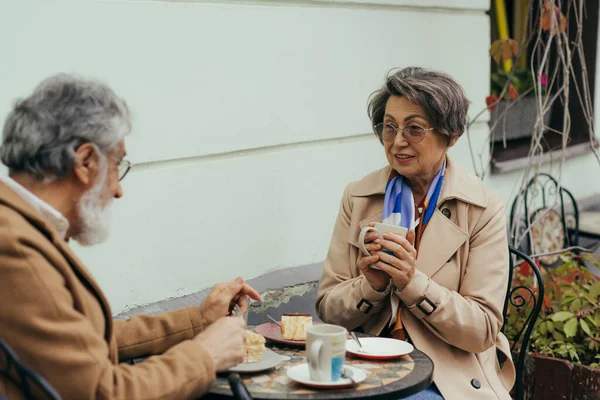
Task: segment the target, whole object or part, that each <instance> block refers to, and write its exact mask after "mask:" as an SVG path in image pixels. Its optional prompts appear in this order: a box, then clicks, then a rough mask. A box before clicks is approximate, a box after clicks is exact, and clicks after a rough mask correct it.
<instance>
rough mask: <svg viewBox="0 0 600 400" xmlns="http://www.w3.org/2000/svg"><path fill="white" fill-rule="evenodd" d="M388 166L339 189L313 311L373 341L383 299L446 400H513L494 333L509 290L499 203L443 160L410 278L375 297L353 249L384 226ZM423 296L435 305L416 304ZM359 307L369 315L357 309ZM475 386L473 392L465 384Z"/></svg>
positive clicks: (381, 322) (386, 315) (502, 343)
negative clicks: (396, 310) (366, 230)
mask: <svg viewBox="0 0 600 400" xmlns="http://www.w3.org/2000/svg"><path fill="white" fill-rule="evenodd" d="M390 172H391V169H390V167H386V168H383V169H381V170H379V171H376V172H374V173H372V174H370V175H368V176H366V177H365V178H363V179H362V180H361V181H359V182H354V183H351V184H350V185H348V187H347V188H346V190H345V192H344V195H343V198H342V202H341V208H340V213H339V215H338V218H337V221H336V224H335V228H334V232H333V237H332V239H331V245H330V247H329V253H328V254H327V259H326V260H325V266H324V270H323V276H322V278H321V282H320V286H319V291H318V296H317V311H318V313H319V316H320V317H321V319H323V320H324V321H327V322H329V323H334V324H339V325H342V326H345V327H346V328H347V329H356V328H358V327H361V328H362V329H363V330H364V331H365V332H367V333H370V334H374V335H379V334H380V333H381V332H382V330H383V328H384V327H385V325H386V324H387V323H388V322H389V321H390V317H391V312H392V311H391V304H390V303H391V302H390V296H398V297H399V298H400V301H401V302H403V303H404V304H405V305H406V307H404V308H403V311H402V321H403V323H404V326H405V328H406V330H407V332H408V334H409V336H410V338H411V340H412V341H413V343H414V345H415V347H416V348H417V349H420V350H421V351H423V352H425V353H426V354H427V355H428V356H429V357H430V358H431V359H432V360H433V363H434V365H435V372H434V381H435V383H436V385H437V386H438V388H439V390H440V392H441V393H442V394H443V396H444V398H446V399H448V400H452V399H473V400H477V399H482V400H484V399H485V400H488V399H510V396H509V395H508V390H509V389H510V388H511V387H512V385H513V383H514V379H515V372H514V365H513V364H512V361H511V359H510V356H509V357H508V361H507V362H506V363H505V364H504V367H503V368H502V370H501V369H500V367H499V363H498V360H497V356H496V350H497V349H499V350H500V351H502V352H503V353H504V354H510V353H509V347H508V341H507V340H506V338H505V337H504V335H503V334H502V333H500V328H501V326H502V310H503V306H504V298H505V295H506V289H507V284H508V268H509V266H508V242H507V236H506V222H505V214H504V204H503V201H502V200H501V199H500V197H499V196H498V195H496V194H494V193H492V192H489V191H487V190H486V189H485V188H484V186H483V183H482V182H481V181H480V180H479V179H477V178H476V177H474V176H472V175H470V174H468V173H467V172H466V171H464V170H463V169H461V168H460V167H459V166H458V165H456V164H455V163H454V162H452V161H451V160H450V159H449V160H448V164H447V171H446V176H445V178H444V183H443V186H442V191H441V193H440V197H439V200H438V204H437V208H436V210H435V212H434V214H433V216H432V218H431V220H430V221H429V224H428V225H427V229H426V230H425V232H424V233H423V237H422V241H421V243H420V246H419V254H418V258H417V272H416V273H415V275H414V277H413V279H412V280H411V282H410V283H409V284H408V285H407V286H406V288H405V289H403V290H402V291H400V292H398V291H397V290H394V288H392V289H391V290H390V291H388V292H383V293H380V292H376V291H375V290H373V289H372V288H371V286H370V285H369V283H368V282H367V280H366V279H365V278H364V276H363V275H362V274H361V273H360V270H359V269H358V267H357V261H358V259H359V258H361V257H362V253H361V252H360V250H359V248H358V245H357V241H358V235H359V232H360V230H361V229H362V228H363V227H364V226H366V225H368V224H369V223H370V222H381V216H382V209H383V199H384V194H385V185H386V183H387V180H388V177H389V176H390ZM423 296H425V297H426V298H427V299H429V301H431V302H432V303H433V304H435V306H436V307H437V308H436V309H435V310H434V311H433V312H432V313H431V314H430V315H425V313H424V312H422V311H421V310H420V309H419V308H418V307H416V304H417V303H419V304H420V305H422V306H423V307H424V308H425V309H426V311H428V312H429V311H431V308H430V307H429V306H428V305H427V304H426V303H422V302H421V299H422V298H423ZM362 299H365V300H367V301H369V302H370V303H371V304H372V309H371V310H368V307H366V306H365V304H364V303H363V304H362V305H361V307H360V309H359V308H358V307H357V305H358V303H359V302H360V301H361V300H362ZM473 379H476V380H478V381H479V383H480V386H481V387H480V388H479V389H476V388H475V387H474V386H477V383H476V382H475V385H473V384H472V383H471V382H472V380H473Z"/></svg>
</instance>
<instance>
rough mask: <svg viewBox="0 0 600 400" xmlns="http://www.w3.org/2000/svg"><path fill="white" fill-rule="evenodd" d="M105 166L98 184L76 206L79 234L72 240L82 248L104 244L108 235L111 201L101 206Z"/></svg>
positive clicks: (105, 173) (105, 174)
mask: <svg viewBox="0 0 600 400" xmlns="http://www.w3.org/2000/svg"><path fill="white" fill-rule="evenodd" d="M107 170H108V168H107V166H106V165H105V166H104V168H103V169H102V171H101V172H100V175H99V176H98V182H97V183H96V184H95V185H94V187H92V188H91V189H90V190H88V191H87V192H86V193H85V194H84V195H83V196H81V199H80V200H79V204H77V211H78V214H79V215H78V216H79V233H77V234H76V235H74V236H73V239H74V240H76V241H77V242H79V244H81V245H82V246H93V245H95V244H100V243H102V242H104V241H105V240H106V239H107V238H108V235H109V233H110V219H111V213H110V206H111V204H112V199H111V200H110V201H109V202H108V203H107V204H106V205H104V206H103V205H102V196H103V195H104V193H105V192H106V182H107Z"/></svg>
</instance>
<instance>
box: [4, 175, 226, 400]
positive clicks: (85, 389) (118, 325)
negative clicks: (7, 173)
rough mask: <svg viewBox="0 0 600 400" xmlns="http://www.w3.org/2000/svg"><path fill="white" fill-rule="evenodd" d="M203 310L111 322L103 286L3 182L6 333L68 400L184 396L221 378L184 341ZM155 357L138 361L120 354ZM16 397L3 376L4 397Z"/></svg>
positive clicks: (20, 353) (196, 349)
mask: <svg viewBox="0 0 600 400" xmlns="http://www.w3.org/2000/svg"><path fill="white" fill-rule="evenodd" d="M203 325H204V324H203V319H202V315H200V313H199V312H198V308H196V307H190V308H187V309H182V310H179V311H175V312H170V313H166V314H163V315H161V316H157V317H152V316H136V317H133V318H131V319H129V320H128V321H120V320H113V319H112V314H111V310H110V306H109V305H108V302H107V301H106V298H105V297H104V295H103V293H102V291H101V290H100V288H99V287H98V284H97V283H96V282H95V280H94V279H93V278H92V276H91V275H90V273H89V272H88V271H87V270H86V268H85V267H84V266H83V264H82V262H81V261H80V260H79V259H78V258H77V257H76V256H75V254H74V253H73V252H72V251H71V250H70V249H69V246H68V245H67V243H66V242H65V241H64V240H63V239H62V238H60V237H59V235H58V234H57V233H56V231H55V230H54V229H53V228H52V227H51V226H50V225H49V224H48V223H47V222H46V221H45V220H44V219H43V218H42V216H41V215H40V214H39V213H38V212H37V211H36V210H35V209H34V208H33V207H32V206H30V205H29V204H28V203H27V202H25V201H24V200H23V199H22V198H21V197H20V196H19V195H18V194H16V193H15V192H13V191H12V190H11V189H10V188H8V186H6V185H5V184H3V183H1V182H0V337H1V338H2V339H4V340H5V341H6V342H7V343H8V344H9V345H10V346H11V347H12V348H13V349H14V350H15V352H16V353H17V355H18V356H19V357H20V359H21V360H22V361H23V362H24V363H25V364H26V365H28V366H29V367H30V368H32V369H33V370H35V371H37V372H39V373H40V374H41V375H42V376H43V377H45V378H46V379H47V380H48V381H49V382H50V383H51V384H52V385H53V386H54V387H55V388H56V389H57V391H58V392H59V393H60V394H61V396H62V397H63V399H128V400H132V399H187V398H194V397H197V396H199V395H201V394H203V393H205V392H206V391H207V390H208V388H209V387H210V385H211V384H212V382H213V381H214V379H215V371H214V367H213V364H212V361H211V359H210V357H209V355H208V353H207V352H206V351H205V350H204V349H203V348H202V346H201V345H199V344H198V343H196V342H195V341H191V340H188V339H191V338H193V337H194V336H195V335H196V334H198V333H199V332H200V331H201V330H202V329H203ZM142 355H157V356H155V357H151V358H149V359H147V360H146V361H144V362H143V363H141V364H138V365H128V364H119V360H123V359H127V358H133V357H138V356H142ZM2 394H4V395H5V396H7V397H8V398H9V399H13V398H18V397H19V396H18V395H17V394H16V388H15V387H14V385H13V383H12V381H11V380H10V378H8V377H6V376H5V375H0V395H2Z"/></svg>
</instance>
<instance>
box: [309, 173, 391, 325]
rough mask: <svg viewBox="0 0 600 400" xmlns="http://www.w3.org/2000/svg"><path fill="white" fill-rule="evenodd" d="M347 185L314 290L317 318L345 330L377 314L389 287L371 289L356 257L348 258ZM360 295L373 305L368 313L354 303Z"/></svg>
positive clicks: (359, 299)
mask: <svg viewBox="0 0 600 400" xmlns="http://www.w3.org/2000/svg"><path fill="white" fill-rule="evenodd" d="M351 188H352V184H350V185H348V187H346V190H345V191H344V195H343V197H342V202H341V205H340V211H339V214H338V216H337V220H336V222H335V227H334V230H333V236H332V238H331V243H330V245H329V252H328V253H327V258H326V259H325V264H324V266H323V275H322V276H321V281H320V283H319V289H318V292H317V313H318V315H319V318H321V319H322V320H323V321H325V322H328V323H332V324H337V325H342V326H344V327H345V328H346V329H348V330H353V329H355V328H356V327H358V326H361V325H363V324H364V323H365V322H366V321H367V320H368V319H369V318H370V317H372V316H373V315H374V314H377V313H378V312H379V311H380V310H381V308H382V307H383V304H384V301H385V299H386V298H387V297H388V294H389V290H386V291H384V292H377V291H376V290H375V289H373V288H372V287H371V285H370V284H369V282H368V281H367V279H366V278H365V277H364V275H362V273H361V272H360V270H359V269H358V266H357V265H356V260H352V259H351V251H350V246H352V244H350V243H349V242H348V240H347V238H348V232H349V230H350V220H351V215H352V197H351V195H350V191H351ZM362 299H365V300H367V301H369V302H370V303H371V304H372V306H373V308H372V309H371V310H370V311H369V313H368V314H367V313H365V312H363V311H361V309H359V308H358V307H357V305H358V303H359V302H360V301H361V300H362Z"/></svg>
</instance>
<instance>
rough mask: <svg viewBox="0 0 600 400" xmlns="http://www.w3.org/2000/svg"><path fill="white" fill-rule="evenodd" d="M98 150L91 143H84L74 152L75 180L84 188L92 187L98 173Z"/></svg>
mask: <svg viewBox="0 0 600 400" xmlns="http://www.w3.org/2000/svg"><path fill="white" fill-rule="evenodd" d="M98 162H99V159H98V150H97V148H96V146H94V145H93V144H91V143H84V144H82V145H81V146H79V148H78V149H77V150H76V151H75V165H74V166H73V173H74V174H75V178H76V179H77V180H79V181H80V182H81V183H82V184H83V185H85V186H92V185H93V184H94V182H95V180H96V176H98V171H99V164H98Z"/></svg>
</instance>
